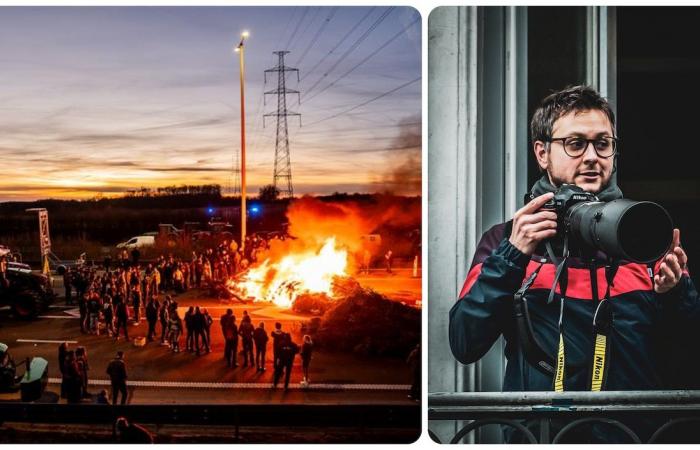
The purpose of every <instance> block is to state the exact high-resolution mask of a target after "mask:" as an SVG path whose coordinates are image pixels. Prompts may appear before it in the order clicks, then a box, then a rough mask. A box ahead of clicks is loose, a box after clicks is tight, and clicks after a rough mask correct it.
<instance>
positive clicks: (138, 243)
mask: <svg viewBox="0 0 700 450" xmlns="http://www.w3.org/2000/svg"><path fill="white" fill-rule="evenodd" d="M154 245H156V238H155V236H135V237H132V238H131V239H129V240H128V241H126V242H122V243H121V244H117V248H126V249H129V250H131V249H134V248H143V247H153V246H154Z"/></svg>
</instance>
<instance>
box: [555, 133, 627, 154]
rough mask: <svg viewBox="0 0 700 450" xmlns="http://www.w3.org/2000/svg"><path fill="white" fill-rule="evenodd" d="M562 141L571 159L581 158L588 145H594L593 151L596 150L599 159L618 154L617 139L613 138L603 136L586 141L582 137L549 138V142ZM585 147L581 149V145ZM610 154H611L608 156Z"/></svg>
mask: <svg viewBox="0 0 700 450" xmlns="http://www.w3.org/2000/svg"><path fill="white" fill-rule="evenodd" d="M555 141H561V143H562V147H564V152H565V153H566V154H567V156H569V157H570V158H580V157H581V156H582V155H583V154H584V153H586V150H588V145H589V144H592V145H593V150H595V152H596V155H598V157H599V158H610V157H611V156H613V155H615V153H617V138H616V137H612V136H602V137H598V138H595V139H586V138H583V137H580V136H568V137H559V138H549V140H548V142H555ZM584 143H585V145H584V146H583V147H581V145H583V144H584ZM608 152H610V154H608Z"/></svg>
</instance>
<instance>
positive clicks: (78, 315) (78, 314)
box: [63, 308, 80, 318]
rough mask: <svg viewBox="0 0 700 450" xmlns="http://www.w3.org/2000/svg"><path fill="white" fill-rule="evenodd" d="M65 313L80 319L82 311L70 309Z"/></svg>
mask: <svg viewBox="0 0 700 450" xmlns="http://www.w3.org/2000/svg"><path fill="white" fill-rule="evenodd" d="M63 312H64V313H66V314H70V315H71V316H73V317H77V318H80V309H78V308H73V309H69V310H67V311H63Z"/></svg>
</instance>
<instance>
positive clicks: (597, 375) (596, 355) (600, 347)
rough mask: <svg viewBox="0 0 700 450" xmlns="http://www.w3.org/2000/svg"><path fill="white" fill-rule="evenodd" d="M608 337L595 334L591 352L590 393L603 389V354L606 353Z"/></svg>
mask: <svg viewBox="0 0 700 450" xmlns="http://www.w3.org/2000/svg"><path fill="white" fill-rule="evenodd" d="M607 343H608V337H607V336H606V335H604V334H597V335H596V337H595V349H594V352H593V374H592V375H591V391H594V392H598V391H600V390H601V388H602V387H603V375H604V373H605V354H606V351H607Z"/></svg>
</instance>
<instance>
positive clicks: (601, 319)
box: [591, 263, 619, 392]
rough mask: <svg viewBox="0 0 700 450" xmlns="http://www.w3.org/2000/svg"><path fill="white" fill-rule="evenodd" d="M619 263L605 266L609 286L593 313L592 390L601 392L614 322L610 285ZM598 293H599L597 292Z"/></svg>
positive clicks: (607, 363)
mask: <svg viewBox="0 0 700 450" xmlns="http://www.w3.org/2000/svg"><path fill="white" fill-rule="evenodd" d="M618 267H619V264H618V263H613V264H610V265H608V266H606V268H605V279H606V281H607V288H606V290H605V297H603V299H602V300H601V301H600V302H599V303H598V306H597V307H596V310H595V314H594V315H593V332H594V333H595V343H594V344H593V362H592V365H591V391H593V392H599V391H602V390H603V388H604V387H605V379H606V375H607V370H608V367H609V359H610V339H608V337H609V336H610V332H611V331H612V324H613V311H612V304H611V303H610V300H609V298H610V286H611V285H612V281H613V279H614V278H615V274H616V273H617V268H618ZM596 295H597V294H596Z"/></svg>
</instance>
